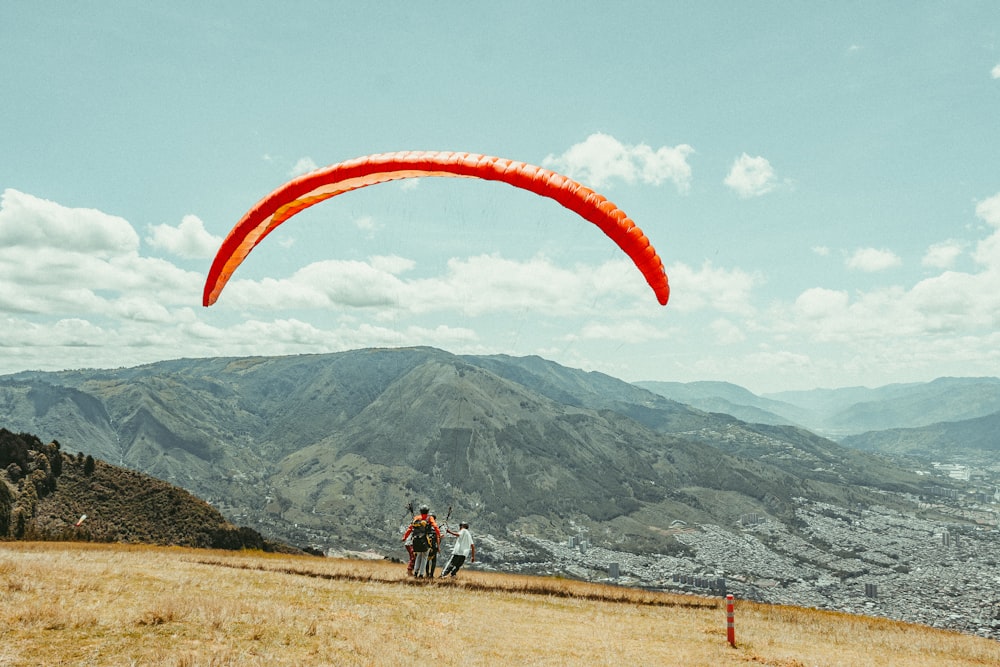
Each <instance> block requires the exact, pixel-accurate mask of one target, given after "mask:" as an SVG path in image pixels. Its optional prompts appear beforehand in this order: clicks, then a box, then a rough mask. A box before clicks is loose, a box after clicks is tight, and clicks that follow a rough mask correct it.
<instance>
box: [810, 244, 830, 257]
mask: <svg viewBox="0 0 1000 667" xmlns="http://www.w3.org/2000/svg"><path fill="white" fill-rule="evenodd" d="M812 251H813V252H814V253H816V254H817V255H819V256H820V257H828V256H829V255H830V249H829V248H828V247H826V246H825V245H817V246H813V248H812Z"/></svg>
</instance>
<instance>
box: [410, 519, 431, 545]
mask: <svg viewBox="0 0 1000 667" xmlns="http://www.w3.org/2000/svg"><path fill="white" fill-rule="evenodd" d="M430 532H431V522H430V521H428V520H427V519H425V518H424V517H422V516H415V517H413V523H411V524H410V537H412V538H413V550H414V551H427V547H428V546H429V544H430V540H429V539H427V535H428V533H430Z"/></svg>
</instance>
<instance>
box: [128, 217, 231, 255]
mask: <svg viewBox="0 0 1000 667" xmlns="http://www.w3.org/2000/svg"><path fill="white" fill-rule="evenodd" d="M149 231H150V235H149V236H148V237H146V242H147V243H148V244H149V245H150V246H152V247H154V248H157V249H158V250H164V251H166V252H169V253H171V254H174V255H177V256H178V257H185V258H188V259H203V258H207V257H213V256H215V252H216V251H217V250H218V248H219V245H221V244H222V237H219V236H213V235H212V234H209V233H208V231H207V230H206V229H205V224H204V223H203V222H202V221H201V219H200V218H198V216H195V215H185V216H184V217H183V218H182V219H181V222H180V224H179V225H177V226H176V227H171V226H170V225H156V226H150V228H149Z"/></svg>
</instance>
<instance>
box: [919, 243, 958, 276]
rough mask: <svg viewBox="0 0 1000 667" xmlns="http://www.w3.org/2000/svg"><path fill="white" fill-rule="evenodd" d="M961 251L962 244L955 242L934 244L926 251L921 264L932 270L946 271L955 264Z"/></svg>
mask: <svg viewBox="0 0 1000 667" xmlns="http://www.w3.org/2000/svg"><path fill="white" fill-rule="evenodd" d="M962 251H963V244H962V243H961V242H959V241H955V240H951V239H949V240H947V241H942V242H941V243H935V244H934V245H932V246H931V247H930V248H928V249H927V253H926V254H925V255H924V258H923V260H922V261H921V264H923V265H924V266H927V267H930V268H934V269H947V268H948V267H949V266H952V265H953V264H954V263H955V260H956V259H958V258H959V256H960V255H961V254H962Z"/></svg>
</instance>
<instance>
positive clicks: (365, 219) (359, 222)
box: [354, 215, 379, 238]
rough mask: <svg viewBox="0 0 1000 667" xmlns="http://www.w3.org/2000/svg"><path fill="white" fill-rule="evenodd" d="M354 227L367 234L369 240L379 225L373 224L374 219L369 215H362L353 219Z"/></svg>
mask: <svg viewBox="0 0 1000 667" xmlns="http://www.w3.org/2000/svg"><path fill="white" fill-rule="evenodd" d="M354 226H355V227H357V228H358V229H359V230H360V231H362V232H364V233H365V234H367V235H368V237H369V238H371V237H372V236H373V235H374V234H375V232H376V231H377V230H378V228H379V225H378V224H377V223H376V222H375V218H373V217H372V216H370V215H362V216H360V217H357V218H355V219H354Z"/></svg>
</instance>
